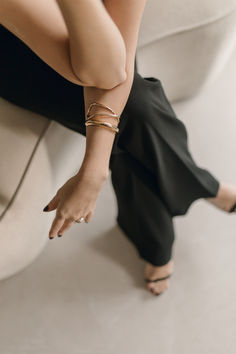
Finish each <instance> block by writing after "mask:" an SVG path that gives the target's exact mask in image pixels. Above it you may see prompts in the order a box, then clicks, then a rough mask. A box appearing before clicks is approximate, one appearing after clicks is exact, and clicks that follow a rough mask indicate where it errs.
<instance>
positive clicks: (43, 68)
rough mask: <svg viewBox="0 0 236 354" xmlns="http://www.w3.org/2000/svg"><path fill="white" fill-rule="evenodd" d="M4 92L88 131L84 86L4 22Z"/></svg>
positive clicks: (0, 76)
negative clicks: (47, 60)
mask: <svg viewBox="0 0 236 354" xmlns="http://www.w3.org/2000/svg"><path fill="white" fill-rule="evenodd" d="M0 43H1V49H2V50H1V55H0V91H1V96H2V97H3V98H5V99H7V100H8V101H10V102H12V103H14V104H16V105H19V106H21V107H23V108H26V109H29V110H32V111H34V112H36V113H39V114H42V115H44V116H45V117H47V118H49V119H53V120H55V121H58V122H59V123H61V124H63V125H65V126H66V127H68V128H71V129H73V130H74V131H77V132H79V133H82V134H83V135H85V132H86V130H85V126H84V119H85V113H84V98H83V86H79V85H76V84H73V83H72V82H70V81H68V80H66V79H65V78H64V77H62V76H61V75H59V74H58V73H57V72H56V71H55V70H53V69H52V68H51V67H50V66H49V65H47V64H46V63H45V62H44V61H43V60H41V59H40V58H39V57H38V56H37V55H36V54H35V53H34V52H33V51H32V50H31V49H30V48H29V47H28V46H27V45H26V44H25V43H23V42H22V41H21V40H20V39H19V38H18V37H16V36H15V35H14V34H13V33H12V32H10V31H8V30H7V29H6V28H5V27H4V26H1V25H0Z"/></svg>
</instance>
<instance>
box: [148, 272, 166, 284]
mask: <svg viewBox="0 0 236 354" xmlns="http://www.w3.org/2000/svg"><path fill="white" fill-rule="evenodd" d="M171 275H172V274H168V275H166V276H165V277H163V278H157V279H153V280H151V279H148V278H144V280H145V281H146V282H147V283H152V282H157V281H161V280H165V279H168V278H170V277H171Z"/></svg>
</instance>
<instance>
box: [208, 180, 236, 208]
mask: <svg viewBox="0 0 236 354" xmlns="http://www.w3.org/2000/svg"><path fill="white" fill-rule="evenodd" d="M206 201H207V202H209V203H211V204H213V205H215V206H216V207H218V208H219V209H222V210H224V211H226V212H230V211H231V212H233V211H236V186H235V185H231V184H226V183H221V184H220V187H219V190H218V193H217V195H216V197H215V198H206ZM232 209H233V210H232Z"/></svg>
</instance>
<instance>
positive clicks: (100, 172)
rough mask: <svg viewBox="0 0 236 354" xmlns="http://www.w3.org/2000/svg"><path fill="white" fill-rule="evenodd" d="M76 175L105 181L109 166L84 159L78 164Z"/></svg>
mask: <svg viewBox="0 0 236 354" xmlns="http://www.w3.org/2000/svg"><path fill="white" fill-rule="evenodd" d="M77 175H79V177H80V178H81V177H82V178H86V179H91V178H92V179H96V180H97V181H98V182H101V183H102V182H105V180H106V179H107V178H108V176H109V168H108V167H101V166H97V165H96V164H90V163H87V162H86V160H84V161H83V162H82V164H81V166H80V169H79V171H78V172H77Z"/></svg>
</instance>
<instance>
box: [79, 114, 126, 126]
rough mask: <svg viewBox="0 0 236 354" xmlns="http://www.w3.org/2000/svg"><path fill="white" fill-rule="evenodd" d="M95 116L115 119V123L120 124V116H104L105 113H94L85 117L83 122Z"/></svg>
mask: <svg viewBox="0 0 236 354" xmlns="http://www.w3.org/2000/svg"><path fill="white" fill-rule="evenodd" d="M95 116H100V117H113V118H117V123H118V124H119V123H120V116H118V115H117V114H116V115H112V114H105V113H94V114H91V115H90V116H87V118H86V119H85V121H86V122H87V121H88V120H90V119H91V118H93V117H95Z"/></svg>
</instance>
